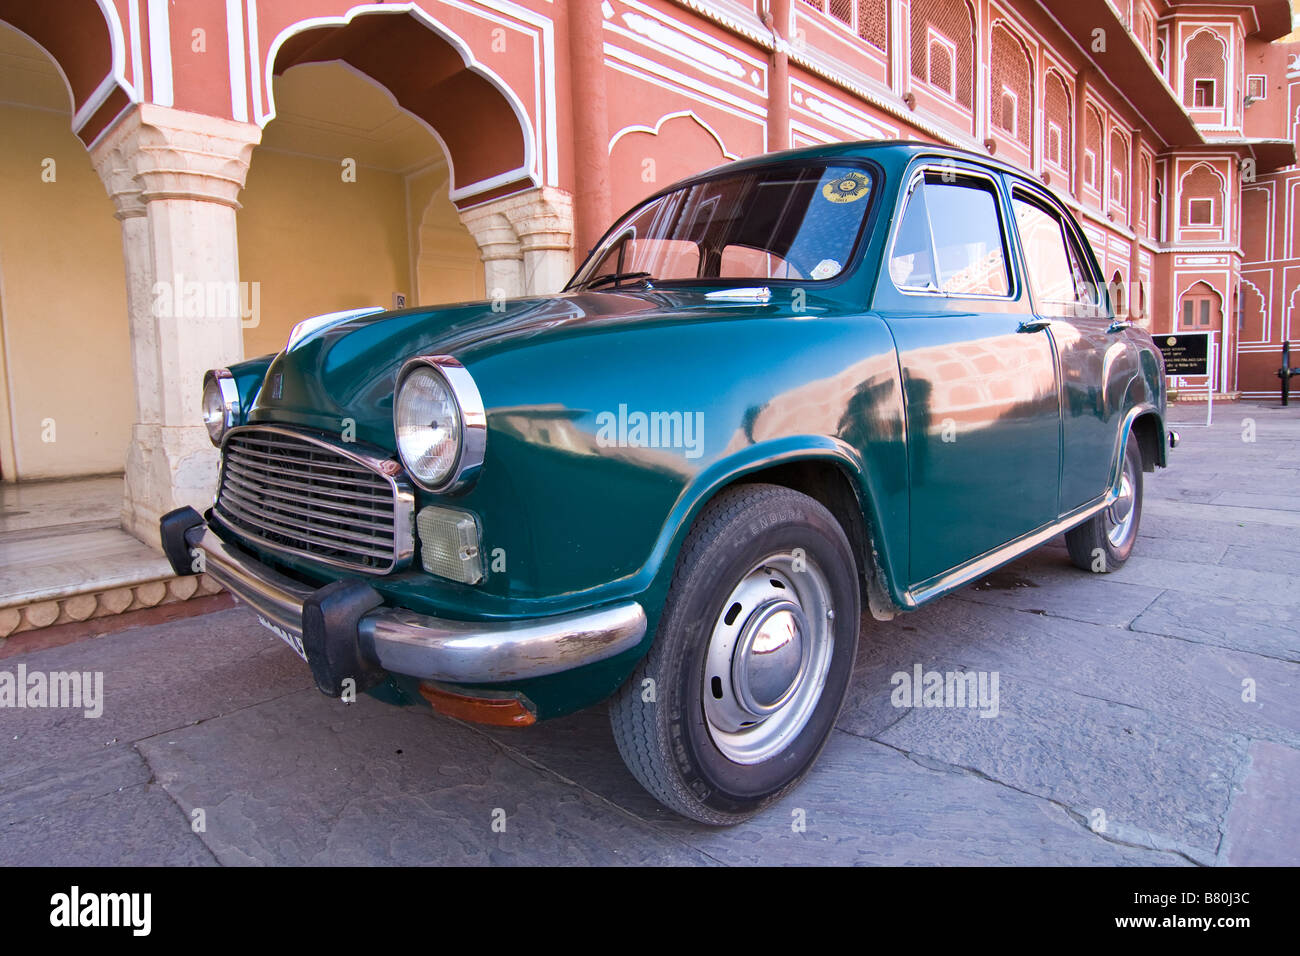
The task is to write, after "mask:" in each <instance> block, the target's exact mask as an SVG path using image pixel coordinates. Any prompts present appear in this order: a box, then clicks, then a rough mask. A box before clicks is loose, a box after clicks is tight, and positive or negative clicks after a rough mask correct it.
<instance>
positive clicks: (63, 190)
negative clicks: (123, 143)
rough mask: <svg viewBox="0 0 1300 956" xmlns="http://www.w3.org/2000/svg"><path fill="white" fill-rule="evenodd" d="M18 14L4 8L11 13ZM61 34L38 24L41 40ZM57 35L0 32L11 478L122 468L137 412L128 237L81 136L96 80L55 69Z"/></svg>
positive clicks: (0, 185)
mask: <svg viewBox="0 0 1300 956" xmlns="http://www.w3.org/2000/svg"><path fill="white" fill-rule="evenodd" d="M30 6H31V7H33V8H34V7H36V6H37V5H34V4H33V5H30ZM58 6H61V5H60V4H51V5H50V8H54V7H58ZM89 6H91V7H94V4H93V3H91V4H89ZM41 9H43V10H44V9H45V8H44V7H42V8H41ZM47 12H48V11H47ZM9 16H10V13H9V12H8V11H6V10H5V9H4V8H2V7H0V17H5V18H7V17H9ZM30 16H32V17H35V12H32V13H31V14H30ZM96 16H98V13H96ZM49 27H51V24H49V23H44V22H42V23H29V24H27V28H28V29H32V30H36V31H37V32H39V31H40V30H41V29H45V28H49ZM87 29H88V31H89V27H88V28H87ZM54 36H55V35H54V34H50V35H49V36H47V37H46V39H45V41H44V42H43V43H42V44H41V45H38V44H37V43H35V42H33V41H32V40H31V39H29V38H28V36H26V35H25V34H24V32H19V31H18V30H16V29H10V28H9V27H8V26H6V25H5V24H4V23H0V129H3V130H4V136H3V137H0V475H3V478H4V480H5V481H13V480H34V479H42V478H64V477H72V476H77V475H92V474H105V473H111V472H120V471H122V468H123V462H124V458H125V450H126V447H127V443H128V441H129V440H130V435H131V423H132V421H133V420H134V413H135V407H134V392H133V390H132V389H131V388H130V387H129V384H126V385H124V384H123V383H130V382H131V381H132V367H131V350H130V332H129V326H128V322H127V302H126V279H125V270H124V267H123V257H122V235H121V231H120V228H119V225H118V222H117V220H116V219H115V218H114V215H113V212H114V210H113V203H112V201H111V200H110V199H109V198H108V195H107V194H106V193H105V190H104V186H103V183H102V181H101V180H100V178H99V176H98V175H97V174H96V172H95V169H94V167H93V165H92V163H91V160H90V156H89V155H88V154H87V153H86V149H85V146H84V145H83V143H82V141H81V140H79V139H78V138H77V136H76V135H75V134H74V133H73V132H72V130H71V128H70V127H71V126H72V125H73V124H72V123H70V122H69V120H70V119H71V118H72V117H73V114H74V107H75V106H76V104H77V103H78V102H79V97H81V96H83V95H85V94H84V88H85V83H87V82H88V81H87V80H84V79H79V78H78V76H79V73H78V71H77V70H73V72H72V73H71V74H65V71H64V70H63V69H62V68H61V67H60V66H59V65H58V64H57V63H56V62H55V61H53V60H51V58H50V56H49V55H48V54H47V52H46V48H48V46H49V45H53V46H56V47H57V46H58V45H59V41H58V40H57V39H55V38H54ZM69 42H71V41H69ZM104 42H105V44H107V40H106V39H105V41H104ZM43 47H44V48H43ZM75 55H76V56H81V55H82V54H81V52H80V48H78V52H77V53H76V54H75ZM93 62H94V64H95V65H94V67H93V69H94V70H99V69H100V68H101V67H102V68H104V69H109V68H110V67H111V62H112V53H111V48H108V47H107V46H105V48H104V49H101V50H100V51H99V55H98V59H96V60H94V61H93ZM101 78H102V74H101ZM69 383H76V385H75V387H69Z"/></svg>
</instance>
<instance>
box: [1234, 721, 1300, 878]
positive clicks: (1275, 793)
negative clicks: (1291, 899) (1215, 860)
mask: <svg viewBox="0 0 1300 956" xmlns="http://www.w3.org/2000/svg"><path fill="white" fill-rule="evenodd" d="M1297 780H1300V751H1296V750H1293V749H1292V748H1290V747H1280V746H1278V745H1277V744H1273V743H1269V742H1268V741H1266V740H1258V741H1256V742H1255V743H1253V744H1252V745H1251V747H1250V761H1249V765H1248V767H1247V770H1246V773H1245V776H1244V778H1243V780H1242V784H1241V791H1242V792H1241V796H1240V797H1238V798H1237V801H1236V802H1235V803H1234V805H1233V807H1232V812H1231V814H1230V815H1229V817H1228V833H1229V835H1228V839H1227V841H1226V844H1227V845H1226V847H1225V855H1226V857H1227V862H1228V863H1229V864H1231V865H1233V866H1295V865H1296V854H1295V841H1296V834H1297V833H1300V799H1297V797H1296V781H1297Z"/></svg>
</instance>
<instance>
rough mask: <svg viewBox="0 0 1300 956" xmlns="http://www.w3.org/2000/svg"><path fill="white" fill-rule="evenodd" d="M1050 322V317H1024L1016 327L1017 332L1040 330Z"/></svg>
mask: <svg viewBox="0 0 1300 956" xmlns="http://www.w3.org/2000/svg"><path fill="white" fill-rule="evenodd" d="M1051 324H1052V320H1051V319H1043V318H1040V317H1038V316H1034V317H1033V318H1032V319H1025V321H1023V322H1021V323H1020V325H1019V327H1018V328H1017V329H1016V331H1017V332H1041V331H1042V330H1043V329H1045V328H1048V327H1049V326H1050V325H1051Z"/></svg>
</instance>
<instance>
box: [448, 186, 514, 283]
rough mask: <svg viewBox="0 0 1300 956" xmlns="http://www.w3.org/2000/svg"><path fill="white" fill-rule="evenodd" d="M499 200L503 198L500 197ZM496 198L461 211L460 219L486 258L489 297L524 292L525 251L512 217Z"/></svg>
mask: <svg viewBox="0 0 1300 956" xmlns="http://www.w3.org/2000/svg"><path fill="white" fill-rule="evenodd" d="M496 202H500V200H497V201H496ZM496 202H488V203H484V204H483V205H481V206H475V207H473V208H472V209H466V210H465V211H463V212H462V213H461V214H460V221H461V222H462V223H464V224H465V228H466V229H468V230H469V231H470V235H472V236H473V237H474V241H475V242H476V243H477V244H478V251H479V258H481V259H482V260H483V281H484V285H483V287H484V289H486V290H487V294H488V297H489V298H500V297H502V296H504V297H506V298H511V297H513V296H518V295H523V294H524V255H523V251H522V250H521V249H520V248H519V237H518V236H516V235H515V231H514V229H513V228H512V227H511V225H510V220H509V219H507V218H506V217H505V216H503V215H502V214H501V213H500V212H498V211H497V210H496V208H495V206H496Z"/></svg>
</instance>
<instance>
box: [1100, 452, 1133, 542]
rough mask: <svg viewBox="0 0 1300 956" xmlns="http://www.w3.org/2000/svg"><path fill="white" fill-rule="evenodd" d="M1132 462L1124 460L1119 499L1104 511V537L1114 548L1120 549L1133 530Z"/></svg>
mask: <svg viewBox="0 0 1300 956" xmlns="http://www.w3.org/2000/svg"><path fill="white" fill-rule="evenodd" d="M1136 477H1137V476H1136V475H1134V474H1133V462H1132V461H1130V460H1129V459H1128V458H1125V460H1124V474H1123V475H1121V476H1120V479H1119V497H1118V498H1116V499H1115V500H1114V501H1113V502H1112V503H1111V506H1110V507H1109V508H1107V509H1106V528H1107V530H1106V537H1107V538H1109V539H1110V543H1111V544H1112V545H1114V546H1115V547H1121V546H1122V545H1123V544H1124V543H1125V542H1126V541H1127V540H1128V537H1129V534H1130V533H1131V531H1132V529H1133V491H1134V488H1135V487H1136Z"/></svg>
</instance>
